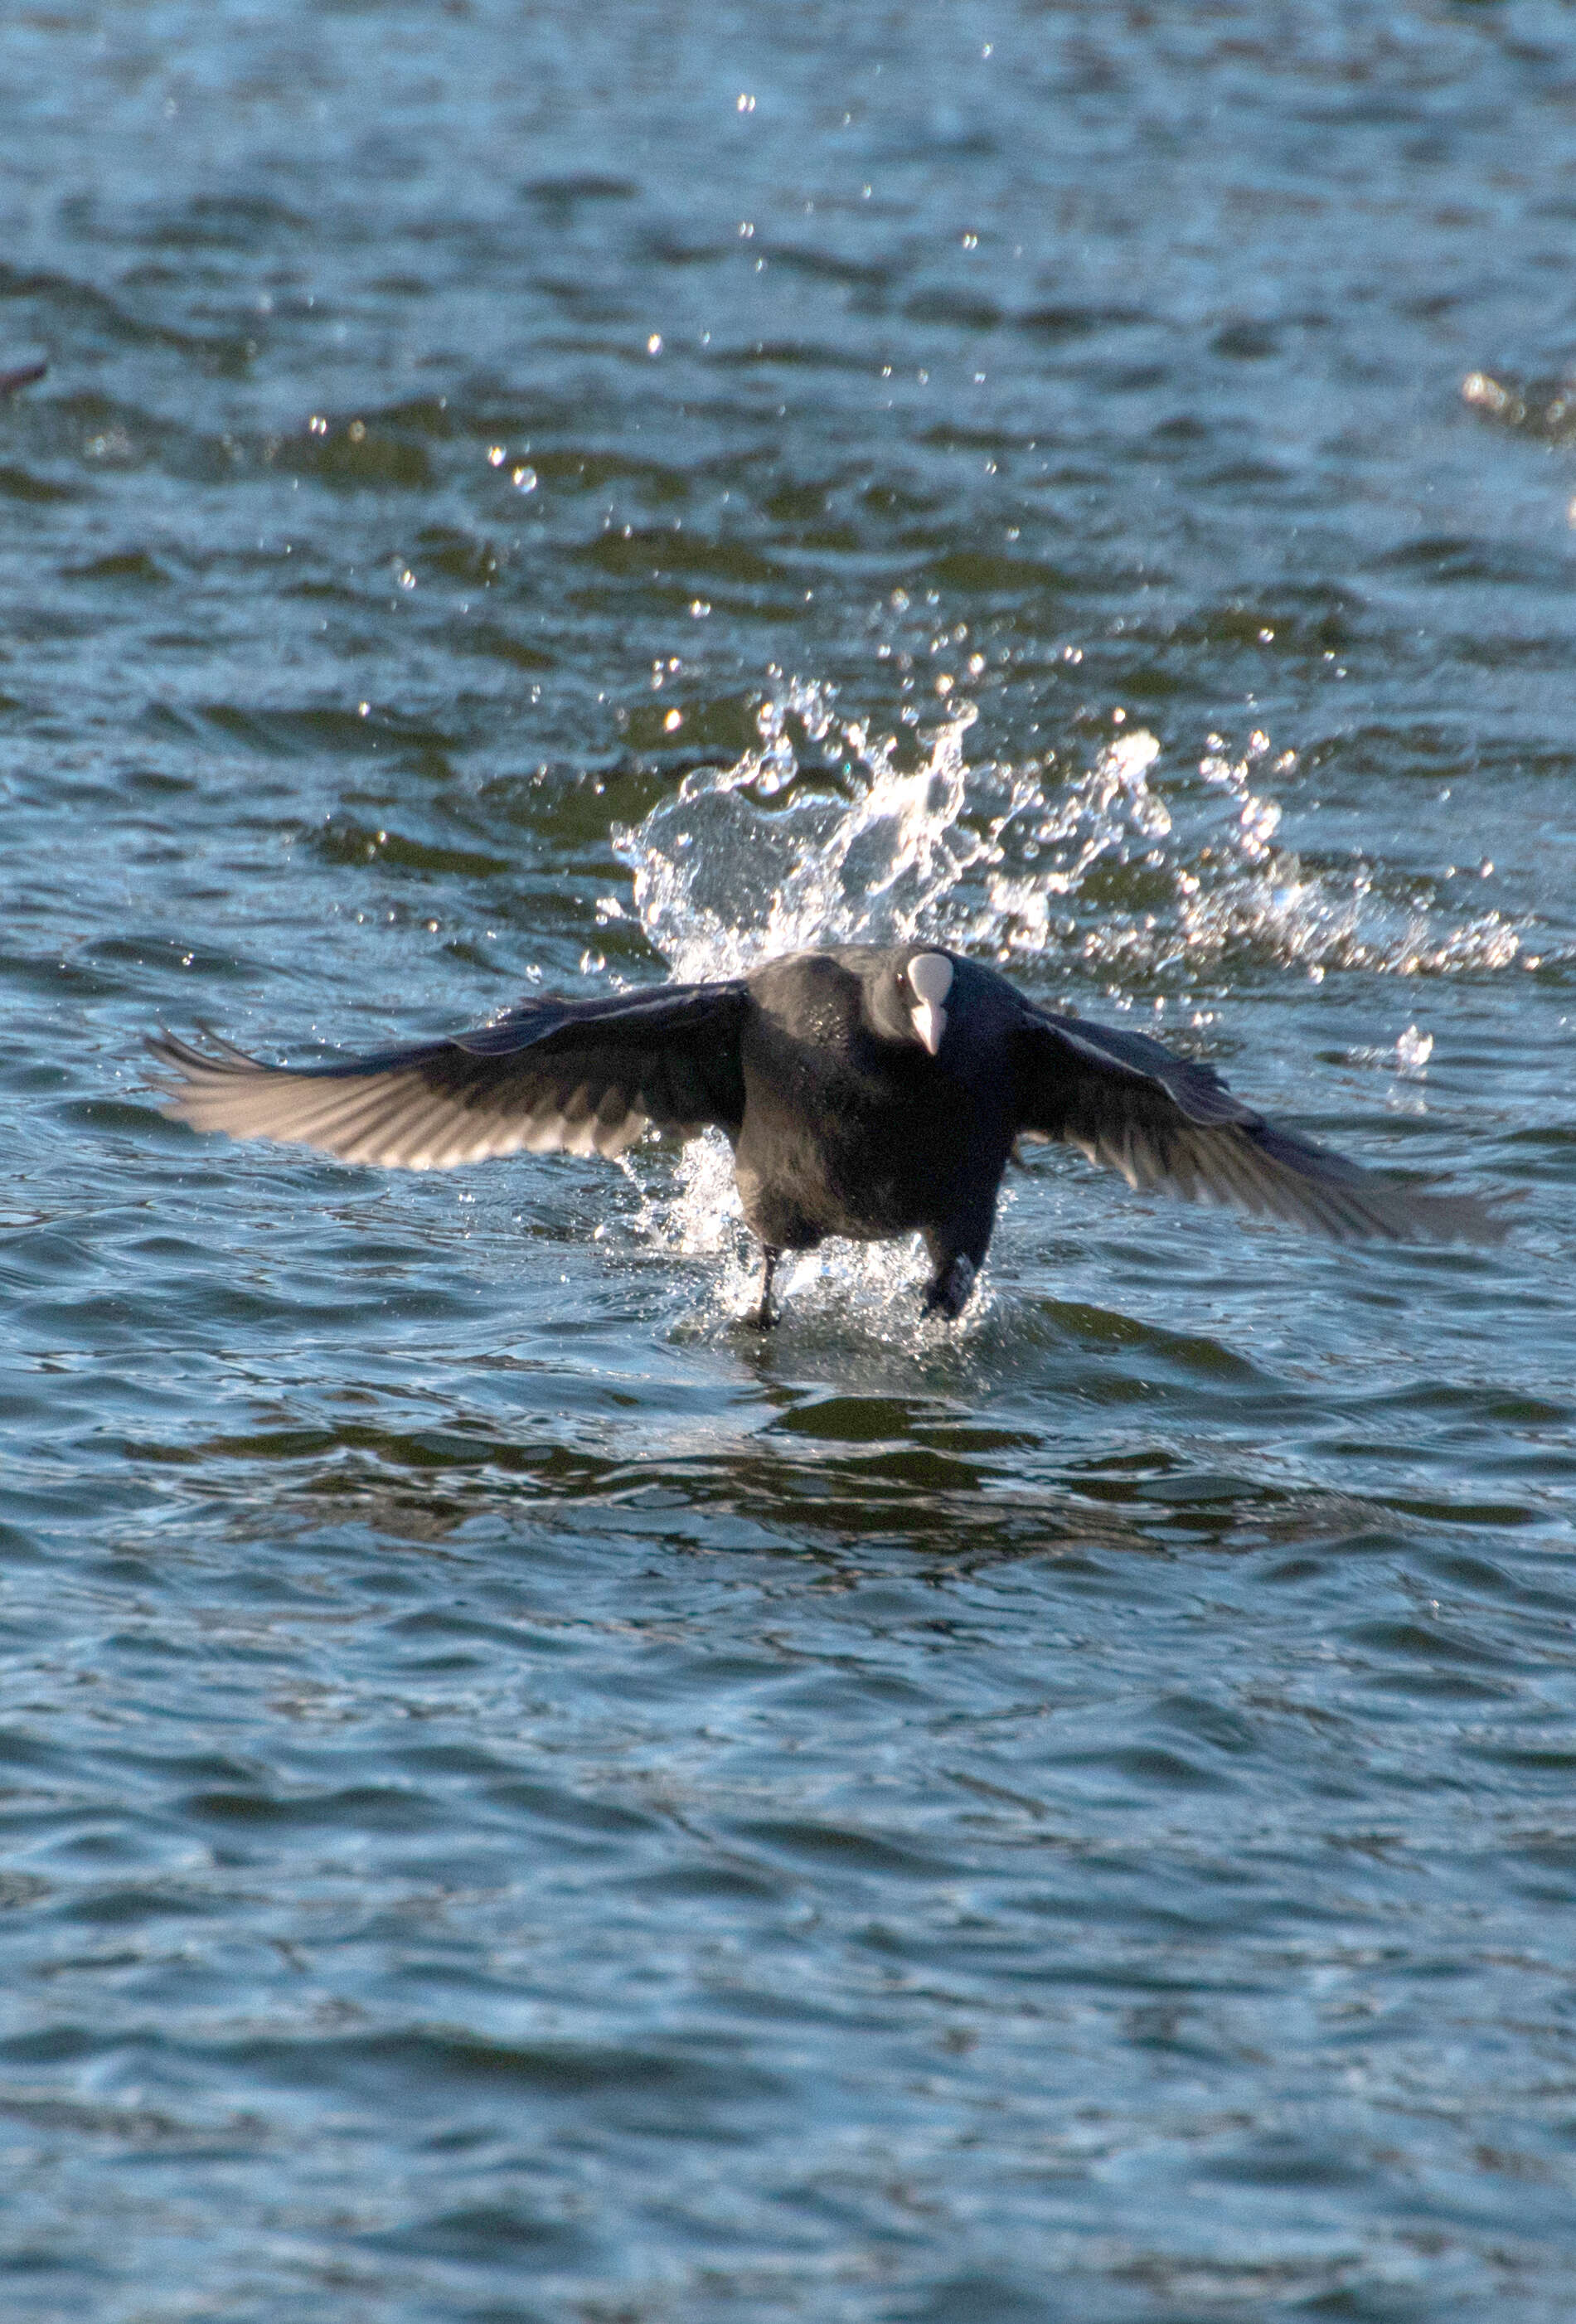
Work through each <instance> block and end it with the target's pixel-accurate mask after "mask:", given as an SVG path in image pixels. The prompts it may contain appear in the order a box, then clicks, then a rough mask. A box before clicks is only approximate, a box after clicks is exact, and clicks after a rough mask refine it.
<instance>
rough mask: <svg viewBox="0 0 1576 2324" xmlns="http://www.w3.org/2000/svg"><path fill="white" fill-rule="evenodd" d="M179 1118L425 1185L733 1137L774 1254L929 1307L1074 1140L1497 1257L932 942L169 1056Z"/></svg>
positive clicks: (1461, 1204) (752, 1219) (1318, 1217)
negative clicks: (401, 1036) (653, 1131)
mask: <svg viewBox="0 0 1576 2324" xmlns="http://www.w3.org/2000/svg"><path fill="white" fill-rule="evenodd" d="M152 1047H153V1050H154V1052H155V1054H156V1055H157V1056H159V1057H160V1059H161V1062H162V1063H163V1064H164V1065H166V1066H168V1067H170V1068H172V1069H173V1071H174V1073H175V1074H176V1075H177V1076H178V1078H177V1080H176V1081H175V1082H174V1083H173V1084H166V1085H165V1086H166V1088H167V1090H168V1091H169V1093H170V1096H171V1104H170V1108H169V1110H170V1111H171V1112H173V1113H176V1114H178V1115H180V1117H181V1118H183V1119H184V1120H188V1121H189V1122H191V1123H192V1125H193V1126H194V1127H195V1128H198V1129H204V1130H228V1131H229V1132H230V1133H231V1134H232V1135H234V1136H236V1137H247V1136H261V1137H272V1138H279V1139H287V1140H294V1141H299V1142H301V1143H304V1144H308V1145H314V1146H318V1147H322V1148H326V1149H327V1151H328V1152H330V1153H334V1154H338V1155H341V1156H343V1157H345V1158H346V1160H350V1161H364V1162H382V1163H392V1164H400V1165H403V1166H405V1167H410V1168H416V1169H426V1168H432V1167H443V1166H446V1165H448V1164H451V1163H457V1162H465V1161H472V1160H477V1159H480V1158H481V1157H484V1156H485V1155H489V1154H503V1153H512V1152H514V1151H515V1150H517V1149H518V1148H521V1147H529V1148H533V1149H537V1150H543V1149H547V1148H568V1149H569V1150H571V1151H574V1152H578V1153H591V1152H600V1153H604V1154H617V1153H619V1152H621V1151H622V1148H624V1147H625V1146H627V1145H628V1144H629V1143H630V1142H631V1139H633V1138H635V1137H637V1136H638V1135H639V1134H640V1132H641V1130H643V1129H644V1128H646V1127H647V1126H648V1125H649V1124H654V1125H655V1126H656V1127H657V1128H659V1129H664V1130H672V1131H676V1132H677V1134H678V1135H679V1136H681V1137H690V1136H693V1135H695V1134H696V1132H697V1131H699V1130H703V1129H705V1128H707V1127H714V1128H717V1129H720V1130H723V1132H724V1133H725V1134H726V1136H727V1137H728V1139H729V1140H730V1142H731V1144H732V1146H733V1156H734V1167H735V1173H736V1176H737V1178H738V1184H739V1190H740V1195H741V1198H742V1203H743V1209H744V1215H745V1218H746V1220H747V1221H748V1222H749V1224H750V1226H751V1230H752V1231H754V1233H755V1234H756V1235H757V1236H759V1238H760V1241H761V1243H762V1245H763V1247H764V1250H765V1254H766V1278H765V1283H764V1286H763V1288H762V1292H761V1299H760V1311H759V1320H760V1321H761V1322H762V1323H766V1322H770V1320H771V1303H770V1291H771V1277H772V1269H773V1267H774V1266H775V1264H776V1261H777V1259H778V1257H779V1254H780V1253H781V1252H783V1251H785V1250H813V1249H814V1248H815V1247H816V1244H817V1243H819V1242H821V1241H823V1240H825V1238H826V1237H827V1236H829V1235H842V1236H849V1237H852V1238H853V1239H855V1240H861V1241H867V1242H868V1241H879V1240H885V1239H886V1238H887V1237H889V1236H894V1235H903V1234H910V1233H914V1232H917V1233H919V1234H921V1235H922V1236H923V1237H924V1240H925V1243H926V1249H927V1250H928V1251H929V1254H930V1258H931V1260H932V1264H933V1269H934V1272H933V1274H932V1277H931V1281H930V1285H929V1287H928V1290H927V1292H926V1308H927V1309H929V1310H934V1311H939V1312H940V1313H941V1314H944V1315H948V1316H951V1315H955V1314H957V1313H958V1312H959V1310H960V1309H961V1308H962V1306H963V1303H964V1302H965V1300H966V1299H967V1298H968V1296H969V1293H970V1291H971V1289H972V1285H973V1281H974V1277H975V1275H976V1274H977V1272H978V1270H979V1268H980V1267H981V1266H982V1264H983V1261H984V1258H985V1253H986V1250H987V1249H988V1247H989V1244H990V1240H991V1229H992V1226H993V1224H994V1222H995V1215H996V1202H997V1196H998V1194H999V1192H1000V1185H1001V1179H1002V1175H1003V1173H1004V1171H1005V1170H1006V1167H1007V1164H1008V1160H1009V1157H1010V1155H1011V1153H1012V1150H1013V1147H1014V1144H1015V1142H1016V1141H1017V1140H1018V1139H1019V1138H1030V1139H1046V1140H1048V1141H1052V1142H1060V1143H1063V1144H1066V1145H1071V1146H1075V1147H1077V1148H1080V1149H1081V1150H1082V1151H1083V1153H1085V1154H1087V1155H1088V1156H1089V1157H1091V1159H1092V1160H1094V1161H1099V1162H1104V1163H1107V1164H1110V1165H1111V1166H1112V1167H1115V1168H1116V1169H1118V1170H1120V1172H1121V1173H1122V1175H1123V1176H1125V1177H1126V1178H1127V1179H1128V1180H1129V1183H1130V1184H1131V1185H1135V1186H1150V1185H1167V1186H1169V1187H1170V1188H1171V1189H1172V1190H1173V1191H1175V1192H1176V1193H1178V1194H1183V1195H1184V1196H1188V1197H1190V1198H1192V1199H1194V1200H1198V1199H1204V1200H1212V1201H1219V1202H1234V1203H1238V1204H1240V1206H1241V1207H1242V1208H1244V1209H1247V1210H1251V1211H1258V1212H1262V1213H1268V1214H1269V1215H1272V1216H1275V1217H1279V1218H1283V1219H1287V1220H1290V1221H1292V1222H1295V1223H1299V1224H1302V1225H1304V1226H1313V1227H1316V1228H1319V1229H1322V1230H1323V1231H1324V1232H1326V1233H1328V1234H1332V1235H1335V1236H1337V1237H1341V1238H1342V1239H1348V1238H1357V1237H1365V1236H1367V1237H1382V1238H1386V1239H1387V1240H1393V1241H1404V1240H1419V1239H1421V1240H1433V1241H1448V1240H1453V1239H1456V1238H1458V1237H1464V1238H1468V1239H1478V1240H1491V1239H1493V1238H1494V1237H1496V1236H1497V1235H1498V1233H1499V1232H1500V1231H1502V1229H1501V1226H1500V1223H1499V1221H1498V1217H1497V1215H1496V1214H1495V1213H1492V1212H1490V1211H1489V1210H1488V1209H1487V1208H1486V1207H1485V1206H1484V1205H1483V1204H1482V1203H1479V1202H1476V1201H1474V1200H1473V1198H1472V1197H1470V1195H1450V1194H1427V1193H1417V1192H1415V1191H1414V1190H1413V1189H1411V1188H1409V1187H1405V1186H1397V1185H1391V1184H1389V1183H1387V1182H1386V1181H1385V1180H1383V1179H1379V1178H1376V1177H1374V1176H1372V1175H1371V1174H1370V1173H1369V1172H1368V1171H1366V1170H1364V1169H1362V1168H1361V1167H1359V1165H1358V1164H1356V1163H1354V1162H1349V1161H1348V1160H1347V1159H1346V1158H1345V1157H1344V1156H1342V1155H1340V1154H1334V1153H1332V1152H1331V1151H1330V1150H1329V1149H1328V1148H1325V1147H1321V1146H1317V1145H1314V1144H1313V1142H1312V1140H1310V1139H1305V1138H1303V1137H1302V1136H1300V1135H1299V1134H1298V1132H1296V1131H1295V1130H1287V1129H1286V1128H1284V1127H1283V1126H1281V1125H1280V1124H1278V1123H1276V1122H1273V1121H1268V1120H1266V1119H1265V1118H1264V1116H1263V1115H1262V1114H1259V1113H1257V1112H1255V1111H1254V1110H1253V1108H1252V1107H1251V1106H1249V1105H1245V1104H1244V1103H1243V1102H1241V1101H1240V1099H1239V1098H1237V1097H1235V1096H1233V1095H1232V1093H1231V1092H1230V1090H1229V1089H1228V1088H1227V1087H1226V1085H1225V1084H1224V1083H1223V1082H1222V1081H1221V1079H1220V1077H1219V1075H1218V1074H1216V1073H1215V1072H1214V1070H1213V1069H1212V1067H1211V1066H1209V1065H1198V1064H1194V1063H1192V1062H1190V1061H1189V1060H1187V1059H1185V1058H1183V1057H1178V1056H1175V1055H1174V1054H1173V1052H1171V1051H1170V1050H1168V1049H1166V1048H1164V1047H1162V1046H1161V1045H1160V1043H1159V1042H1157V1041H1154V1040H1151V1039H1150V1038H1149V1037H1147V1035H1145V1034H1141V1033H1133V1032H1129V1031H1126V1030H1125V1029H1124V1030H1118V1029H1117V1028H1112V1027H1110V1026H1101V1025H1093V1024H1090V1023H1088V1022H1087V1021H1086V1020H1085V1019H1083V1018H1074V1017H1064V1016H1058V1015H1056V1014H1055V1012H1054V1011H1051V1010H1045V1009H1042V1008H1040V1007H1039V1006H1038V1005H1037V1003H1035V1002H1034V1001H1030V1000H1029V999H1028V997H1027V996H1026V995H1025V994H1023V993H1021V992H1019V991H1018V989H1017V988H1016V987H1015V986H1014V985H1012V984H1009V982H1008V981H1007V979H1006V978H1005V977H1003V976H1000V975H998V974H997V973H996V972H995V971H994V970H993V969H990V968H986V967H984V966H983V965H982V964H980V963H978V962H975V961H971V960H968V959H966V958H964V957H963V956H962V955H961V954H956V953H952V952H946V951H943V950H942V949H940V948H939V947H936V946H920V945H906V946H897V947H892V948H889V949H885V950H883V949H880V948H878V947H876V946H873V945H839V946H835V947H830V948H828V949H826V950H824V951H819V952H804V953H794V954H788V955H787V956H785V957H784V958H782V959H779V960H774V961H769V962H767V963H766V964H764V965H763V966H762V967H760V968H758V969H756V970H754V971H753V972H752V973H751V974H750V975H749V976H747V977H743V978H737V979H733V980H730V981H728V982H721V983H716V984H691V985H665V986H660V987H658V988H655V989H653V990H646V991H634V992H620V993H613V994H611V995H608V996H606V997H604V998H601V999H595V1000H574V1001H570V1000H563V999H559V998H557V997H554V996H544V997H542V998H540V999H533V1000H531V1001H525V1002H523V1003H521V1006H520V1007H519V1008H518V1009H515V1010H511V1011H510V1012H509V1014H508V1015H507V1016H505V1017H503V1018H502V1019H499V1021H498V1022H497V1023H496V1024H493V1025H490V1026H484V1027H483V1028H480V1029H479V1030H477V1031H475V1032H472V1033H463V1034H459V1035H456V1036H455V1037H453V1038H452V1039H449V1040H442V1041H431V1042H427V1043H425V1044H423V1045H421V1046H419V1047H414V1048H406V1049H389V1050H383V1051H381V1052H379V1053H378V1054H376V1055H375V1056H364V1057H350V1058H346V1059H343V1060H339V1061H336V1062H335V1063H333V1064H331V1065H320V1066H317V1067H312V1068H309V1069H307V1070H305V1071H300V1072H296V1071H290V1070H284V1069H280V1068H276V1067H273V1066H268V1065H259V1064H257V1063H256V1062H255V1060H253V1059H252V1058H250V1057H246V1056H243V1055H242V1053H241V1052H240V1051H238V1050H234V1049H229V1048H227V1047H226V1046H225V1045H224V1044H222V1043H215V1044H214V1045H213V1046H212V1047H210V1048H208V1049H207V1050H203V1049H198V1048H194V1047H191V1046H190V1045H189V1043H186V1042H183V1041H180V1040H178V1039H176V1038H175V1037H172V1036H171V1035H168V1034H166V1035H162V1036H161V1037H160V1038H159V1039H158V1040H156V1041H154V1042H153V1043H152Z"/></svg>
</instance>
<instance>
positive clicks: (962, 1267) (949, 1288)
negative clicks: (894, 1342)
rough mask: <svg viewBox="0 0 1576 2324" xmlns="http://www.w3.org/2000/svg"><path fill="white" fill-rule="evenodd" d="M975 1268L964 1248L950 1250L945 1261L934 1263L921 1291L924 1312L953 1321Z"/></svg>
mask: <svg viewBox="0 0 1576 2324" xmlns="http://www.w3.org/2000/svg"><path fill="white" fill-rule="evenodd" d="M979 1271H980V1270H979V1268H977V1267H976V1266H975V1265H974V1262H973V1260H972V1259H971V1258H970V1257H969V1255H968V1253H967V1252H966V1251H962V1250H960V1251H957V1252H954V1255H953V1257H952V1258H951V1259H947V1260H946V1261H945V1264H938V1266H937V1268H936V1270H935V1275H934V1276H933V1277H931V1280H930V1283H929V1285H928V1286H927V1287H926V1293H925V1313H926V1314H927V1315H940V1316H942V1317H943V1318H944V1319H945V1321H946V1322H947V1323H956V1321H957V1319H958V1317H959V1316H960V1315H961V1314H963V1309H964V1308H965V1307H966V1306H967V1305H968V1301H969V1295H970V1293H971V1292H972V1290H973V1287H974V1278H975V1277H976V1276H977V1275H978V1274H979Z"/></svg>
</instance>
